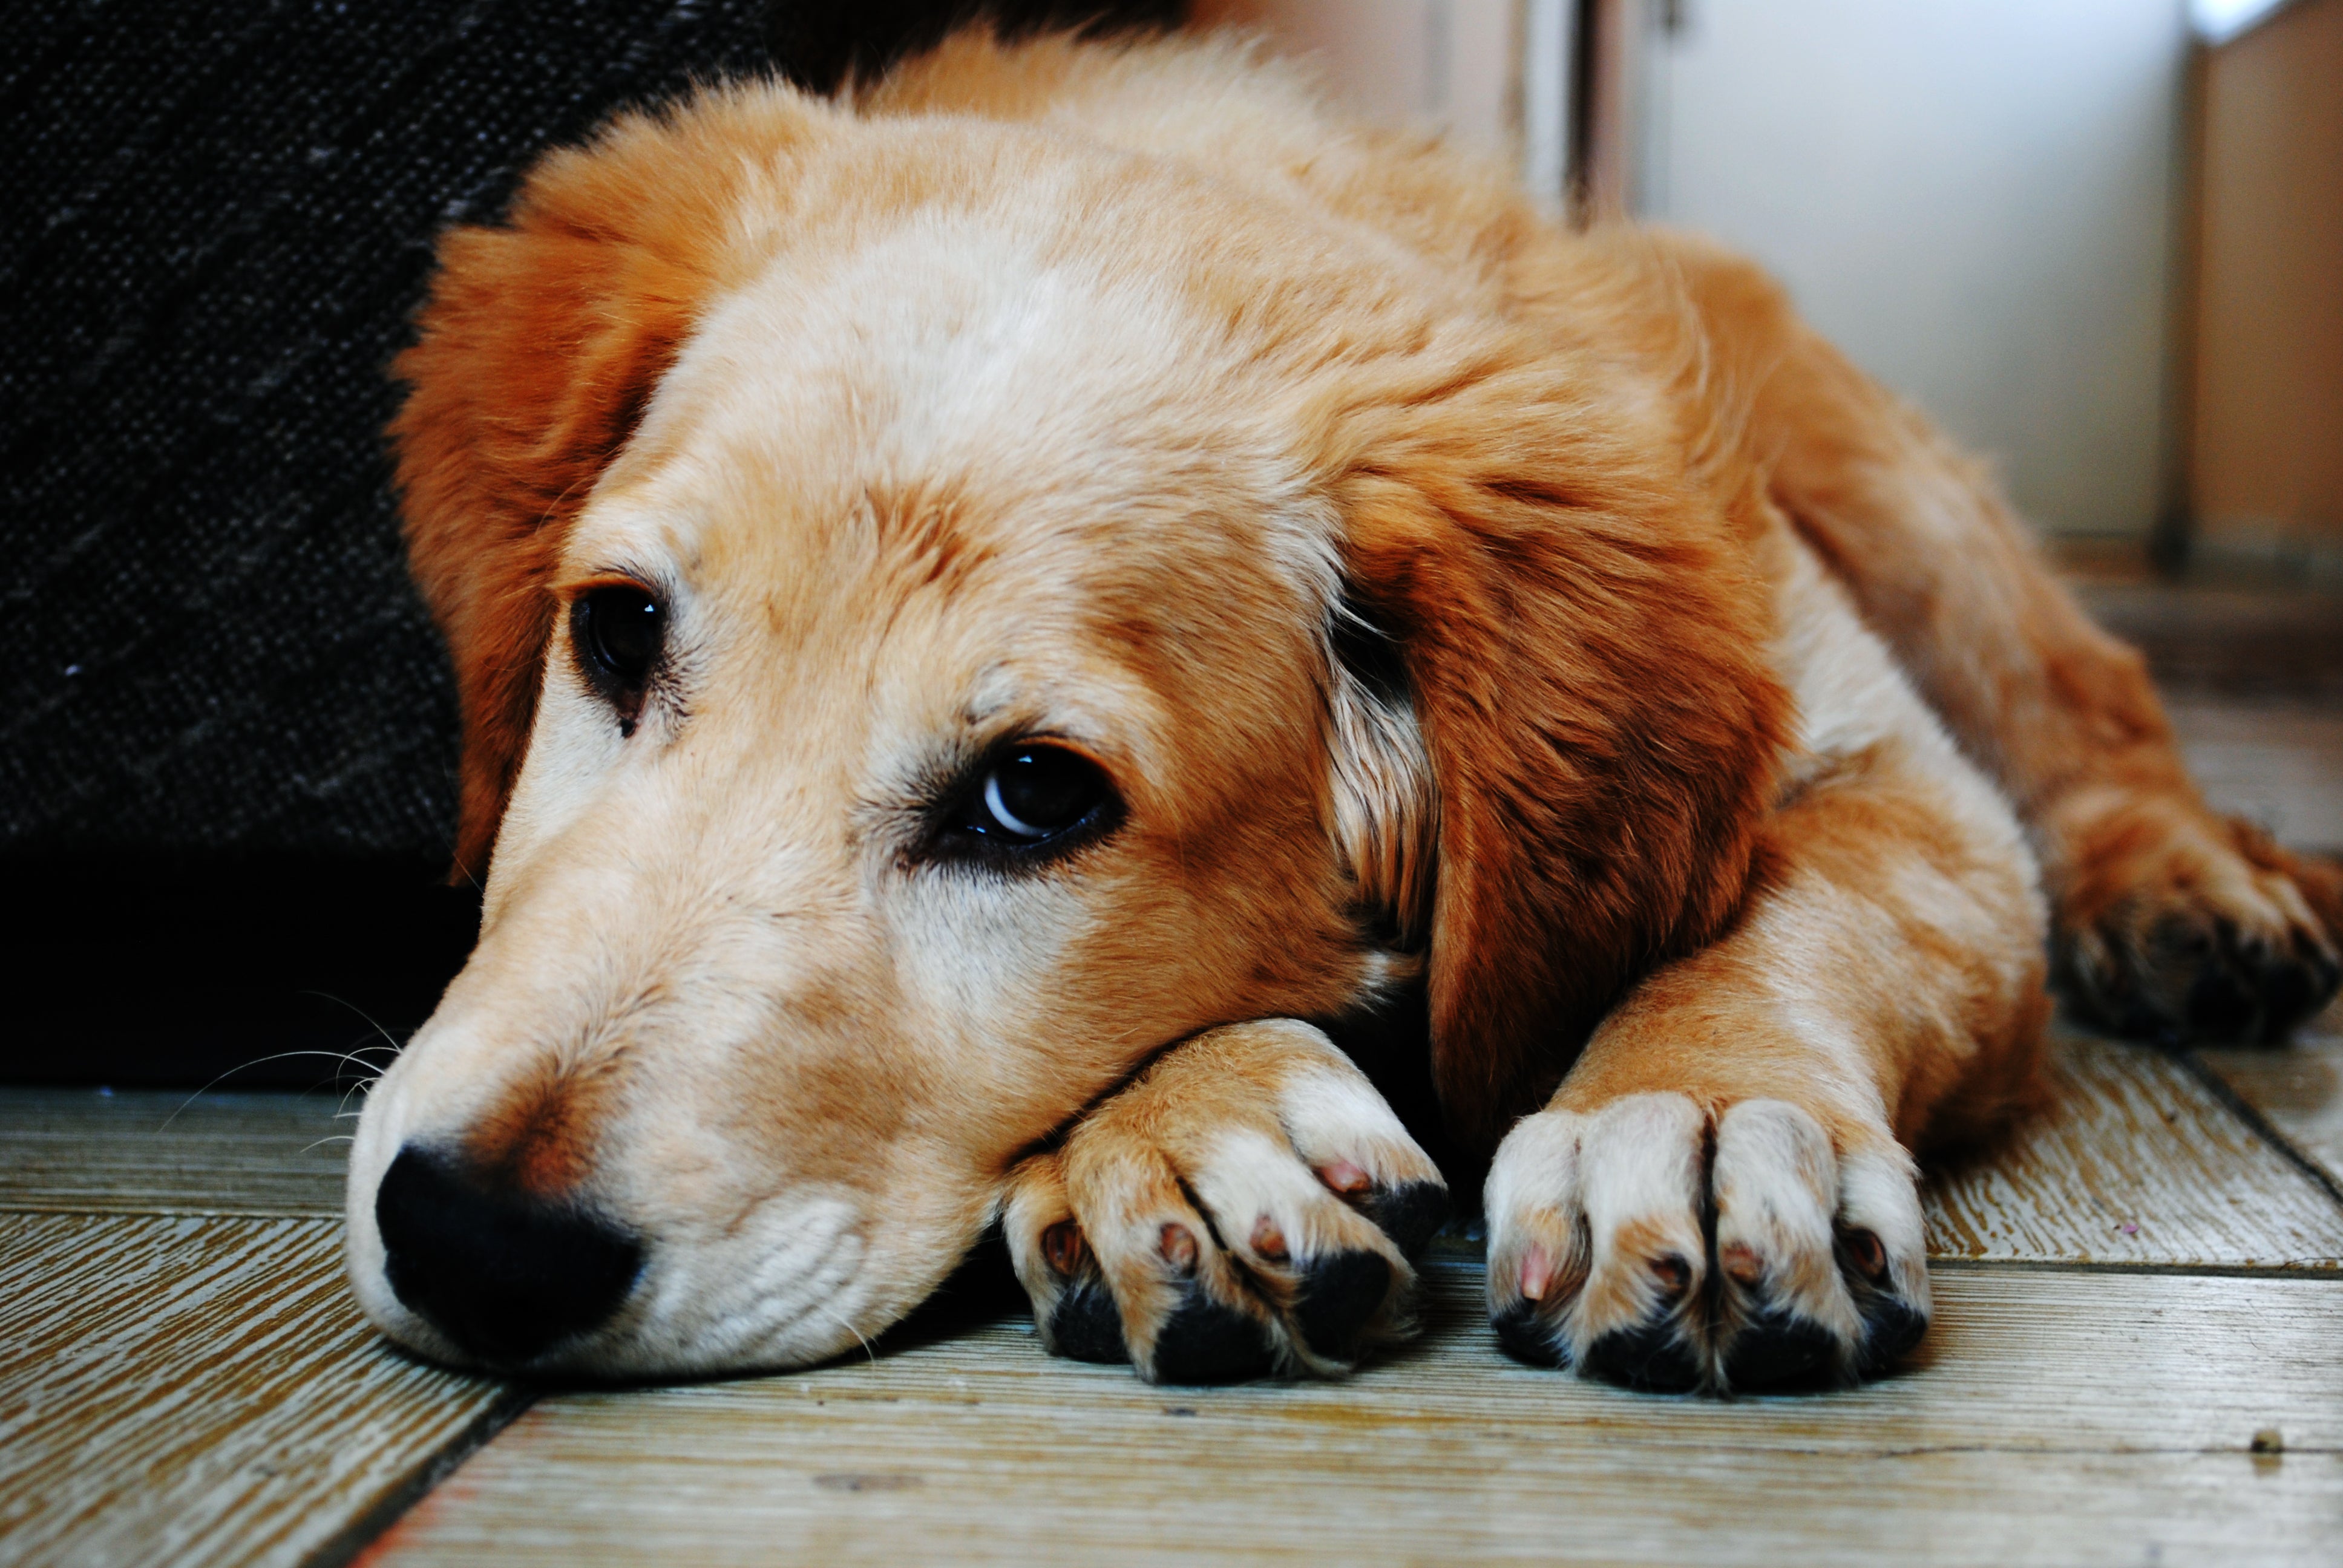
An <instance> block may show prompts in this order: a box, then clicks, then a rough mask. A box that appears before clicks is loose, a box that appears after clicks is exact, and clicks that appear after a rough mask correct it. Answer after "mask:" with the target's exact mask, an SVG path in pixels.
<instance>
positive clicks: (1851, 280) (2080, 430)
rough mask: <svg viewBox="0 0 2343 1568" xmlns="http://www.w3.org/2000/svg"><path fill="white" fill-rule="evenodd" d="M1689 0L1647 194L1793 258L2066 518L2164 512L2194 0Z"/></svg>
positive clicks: (1656, 69) (1650, 109)
mask: <svg viewBox="0 0 2343 1568" xmlns="http://www.w3.org/2000/svg"><path fill="white" fill-rule="evenodd" d="M1650 8H1651V13H1652V14H1653V15H1655V16H1656V15H1657V14H1658V13H1659V12H1660V10H1661V9H1662V7H1661V5H1659V3H1658V0H1651V5H1650ZM1676 9H1677V11H1678V12H1679V14H1680V15H1681V16H1682V19H1683V20H1682V25H1681V26H1680V28H1679V29H1678V31H1676V32H1675V33H1674V35H1667V34H1665V33H1664V32H1662V31H1661V30H1660V29H1659V28H1658V27H1657V25H1654V28H1653V31H1652V32H1651V33H1650V34H1649V35H1647V39H1646V54H1645V60H1646V69H1645V71H1644V73H1643V80H1642V84H1641V85H1642V89H1643V95H1644V97H1643V108H1644V134H1645V136H1646V137H1647V140H1646V141H1645V144H1644V159H1643V162H1642V166H1641V168H1640V170H1639V176H1640V179H1639V184H1640V186H1641V188H1640V190H1639V192H1638V195H1639V197H1640V206H1641V208H1642V210H1643V211H1644V213H1645V214H1646V215H1647V216H1654V217H1658V218H1664V219H1665V220H1667V221H1669V222H1673V223H1678V224H1683V225H1685V226H1691V227H1694V228H1700V229H1704V230H1707V231H1708V232H1710V233H1712V234H1715V235H1716V236H1719V237H1720V238H1723V239H1725V240H1726V241H1728V242H1730V243H1732V244H1735V245H1736V246H1740V247H1741V248H1743V249H1745V250H1746V251H1748V252H1750V253H1752V254H1753V255H1755V256H1757V257H1758V258H1759V259H1760V260H1762V261H1764V262H1765V263H1766V264H1767V265H1768V266H1771V267H1772V268H1773V269H1774V270H1775V272H1776V273H1777V274H1778V275H1779V276H1781V277H1782V278H1784V279H1785V281H1786V282H1787V283H1788V284H1789V285H1790V286H1791V288H1792V289H1793V291H1794V292H1795V294H1796V296H1797V297H1798V300H1799V303H1800V304H1801V305H1802V306H1803V307H1804V308H1805V312H1806V314H1807V316H1808V317H1809V318H1811V319H1812V320H1814V321H1815V323H1816V324H1817V325H1818V326H1820V327H1822V328H1823V329H1824V330H1825V332H1827V333H1829V334H1830V335H1831V337H1834V338H1835V340H1836V341H1837V342H1838V343H1839V345H1840V346H1841V347H1844V348H1845V349H1846V350H1847V351H1848V352H1849V353H1850V354H1851V355H1852V356H1853V357H1855V360H1856V361H1857V362H1858V363H1860V364H1862V365H1863V366H1864V367H1865V368H1866V369H1868V370H1870V371H1871V372H1872V373H1873V374H1874V375H1876V376H1878V377H1880V378H1881V379H1883V380H1884V381H1885V382H1886V383H1887V384H1888V385H1890V386H1891V387H1895V388H1896V390H1897V391H1899V392H1902V393H1903V394H1905V395H1906V396H1907V397H1911V398H1913V399H1914V400H1915V401H1916V402H1918V403H1920V404H1921V405H1922V406H1924V407H1926V408H1927V409H1928V410H1929V411H1930V412H1931V413H1932V414H1933V415H1935V416H1936V418H1937V419H1939V420H1940V421H1941V422H1942V423H1943V424H1945V425H1946V427H1949V428H1950V429H1951V430H1952V431H1953V432H1954V433H1955V434H1956V435H1957V436H1958V437H1961V438H1962V439H1963V440H1965V441H1966V442H1967V443H1968V444H1969V445H1970V446H1971V447H1974V448H1976V449H1978V450H1980V451H1982V452H1984V453H1985V454H1986V455H1987V456H1989V457H1993V458H1994V459H1995V460H1996V463H1997V464H1998V466H1999V467H2000V469H2001V471H2002V474H2003V477H2004V478H2005V480H2006V483H2007V484H2008V486H2009V487H2010V489H2011V490H2012V491H2013V492H2014V494H2015V495H2016V498H2017V500H2018V503H2019V505H2020V506H2021V507H2022V508H2024V509H2025V510H2026V512H2027V513H2028V515H2029V516H2031V517H2032V518H2033V519H2034V520H2035V521H2036V523H2037V524H2039V525H2040V526H2042V527H2043V528H2046V529H2052V530H2062V531H2078V532H2095V533H2116V532H2120V533H2140V532H2143V531H2145V530H2146V529H2147V527H2148V525H2149V523H2150V521H2151V519H2152V518H2153V517H2154V514H2155V511H2156V508H2157V500H2158V474H2159V464H2158V455H2159V451H2160V448H2161V442H2162V439H2163V435H2162V430H2161V425H2162V410H2163V406H2164V405H2163V383H2164V350H2165V337H2166V329H2167V290H2166V283H2167V269H2168V265H2169V257H2170V250H2171V222H2172V216H2171V215H2172V208H2171V205H2170V202H2171V196H2170V193H2171V189H2172V170H2173V158H2174V154H2175V146H2176V135H2177V112H2178V104H2179V94H2180V83H2181V75H2182V66H2183V63H2184V60H2185V53H2184V50H2185V45H2186V39H2187V19H2186V13H2185V5H2184V0H1677V5H1676Z"/></svg>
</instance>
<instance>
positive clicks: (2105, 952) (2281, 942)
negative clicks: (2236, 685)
mask: <svg viewBox="0 0 2343 1568" xmlns="http://www.w3.org/2000/svg"><path fill="white" fill-rule="evenodd" d="M2061 904H2062V908H2061V910H2060V920H2059V950H2058V960H2059V961H2058V968H2059V972H2060V973H2061V975H2062V976H2063V977H2064V978H2065V980H2066V983H2067V989H2068V990H2069V991H2070V992H2071V993H2072V995H2073V996H2074V998H2075V1000H2077V1002H2078V1003H2079V1004H2080V1005H2081V1007H2082V1008H2083V1009H2084V1010H2085V1011H2087V1013H2088V1014H2089V1015H2090V1016H2091V1017H2092V1018H2093V1019H2094V1020H2096V1021H2097V1022H2098V1023H2100V1024H2101V1025H2103V1026H2105V1027H2107V1028H2108V1029H2111V1030H2115V1031H2116V1032H2117V1033H2120V1034H2125V1035H2129V1036H2131V1037H2133V1038H2135V1039H2141V1040H2157V1041H2161V1042H2165V1043H2178V1042H2180V1041H2183V1040H2278V1039H2281V1038H2283V1037H2284V1036H2285V1034H2286V1033H2287V1031H2288V1030H2290V1029H2292V1028H2293V1027H2294V1026H2295V1025H2296V1024H2298V1023H2299V1022H2301V1021H2302V1020H2304V1019H2306V1018H2308V1017H2309V1016H2311V1015H2312V1014H2313V1013H2316V1012H2317V1011H2318V1010H2319V1009H2321V1008H2323V1007H2325V1006H2326V1005H2327V1004H2328V1002H2329V1001H2330V1000H2333V999H2334V996H2335V991H2336V986H2337V983H2338V980H2343V961H2338V953H2337V931H2338V926H2343V871H2338V869H2337V868H2335V867H2333V866H2329V865H2326V864H2323V863H2320V862H2318V861H2312V860H2308V859H2298V858H2297V857H2294V856H2291V855H2289V854H2288V853H2287V852H2286V851H2285V850H2282V849H2278V847H2277V846H2276V845H2274V844H2272V843H2271V842H2270V841H2269V839H2268V838H2267V837H2266V836H2265V835H2263V834H2262V833H2261V832H2259V831H2258V829H2254V828H2252V827H2250V826H2247V825H2246V824H2244V823H2240V822H2224V821H2221V820H2220V819H2216V818H2209V817H2204V816H2202V815H2201V814H2197V813H2194V812H2188V811H2183V810H2181V809H2178V808H2177V807H2170V808H2167V807H2164V806H2162V805H2161V804H2160V803H2154V802H2150V803H2145V804H2142V805H2141V806H2139V807H2137V809H2131V810H2127V811H2124V812H2121V813H2117V814H2114V815H2113V816H2112V817H2111V818H2110V819H2107V820H2106V821H2103V822H2102V823H2099V824H2097V825H2095V827H2094V829H2093V832H2092V834H2091V836H2090V839H2089V842H2088V845H2087V849H2086V850H2085V851H2084V853H2083V854H2082V855H2081V856H2079V857H2078V859H2077V874H2076V876H2075V878H2074V879H2073V885H2072V886H2071V887H2070V888H2069V889H2068V890H2067V891H2066V896H2065V897H2064V898H2063V899H2062V900H2061Z"/></svg>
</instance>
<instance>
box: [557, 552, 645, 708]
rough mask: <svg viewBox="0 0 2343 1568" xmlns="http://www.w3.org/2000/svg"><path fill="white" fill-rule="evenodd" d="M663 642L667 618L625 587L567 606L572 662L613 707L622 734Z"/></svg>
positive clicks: (597, 591)
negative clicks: (574, 655)
mask: <svg viewBox="0 0 2343 1568" xmlns="http://www.w3.org/2000/svg"><path fill="white" fill-rule="evenodd" d="M666 637H667V615H666V612H665V611H664V610H663V609H661V608H660V607H659V600H658V599H656V598H652V597H651V595H650V594H649V592H648V591H647V590H645V589H643V588H636V587H635V586H633V585H632V584H630V583H613V584H611V585H610V586H609V587H608V588H595V589H593V590H592V591H590V592H588V593H583V594H580V595H579V596H578V599H577V602H576V603H574V604H572V605H571V606H570V608H569V639H570V641H571V643H572V644H574V645H575V647H576V648H577V650H578V662H579V663H580V664H581V665H583V666H584V667H585V669H586V674H587V677H588V679H590V680H592V681H593V683H594V684H595V686H596V687H597V688H598V689H600V690H601V693H602V695H603V696H604V697H605V698H608V699H609V700H610V702H611V703H612V704H613V705H614V706H616V707H617V709H618V719H619V724H620V726H621V728H623V729H627V730H628V731H631V730H632V729H634V720H635V715H636V714H637V713H638V712H639V711H640V709H641V708H642V702H643V689H644V688H645V687H646V686H648V685H649V683H650V678H651V670H652V668H653V667H654V666H656V665H657V664H658V663H659V648H660V645H661V644H662V643H663V642H664V641H665V640H666Z"/></svg>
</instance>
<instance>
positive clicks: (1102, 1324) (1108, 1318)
mask: <svg viewBox="0 0 2343 1568" xmlns="http://www.w3.org/2000/svg"><path fill="white" fill-rule="evenodd" d="M1050 1347H1051V1349H1052V1350H1054V1351H1055V1352H1057V1353H1058V1354H1060V1355H1061V1356H1065V1357H1068V1358H1070V1359H1071V1360H1073V1361H1078V1362H1127V1361H1129V1360H1130V1359H1131V1351H1130V1349H1129V1347H1127V1346H1126V1345H1124V1343H1123V1342H1122V1315H1121V1313H1120V1312H1117V1311H1116V1310H1115V1305H1114V1296H1113V1295H1112V1293H1111V1292H1109V1291H1108V1290H1107V1288H1106V1285H1105V1283H1104V1282H1102V1281H1100V1280H1096V1279H1088V1280H1078V1281H1076V1282H1074V1283H1073V1284H1071V1285H1069V1286H1068V1287H1066V1290H1065V1292H1063V1293H1062V1294H1061V1295H1060V1296H1059V1297H1058V1304H1057V1307H1056V1309H1055V1310H1054V1311H1053V1312H1051V1314H1050Z"/></svg>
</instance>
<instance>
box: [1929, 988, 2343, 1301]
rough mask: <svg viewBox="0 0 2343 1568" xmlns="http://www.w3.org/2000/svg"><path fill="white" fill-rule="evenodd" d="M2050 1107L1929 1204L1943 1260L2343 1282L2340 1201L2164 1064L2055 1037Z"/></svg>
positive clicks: (2108, 1046)
mask: <svg viewBox="0 0 2343 1568" xmlns="http://www.w3.org/2000/svg"><path fill="white" fill-rule="evenodd" d="M2050 1082H2051V1091H2052V1101H2051V1103H2050V1105H2049V1106H2048V1107H2047V1108H2046V1110H2045V1111H2043V1112H2042V1113H2041V1114H2039V1115H2036V1116H2034V1117H2031V1118H2029V1119H2027V1120H2026V1121H2025V1122H2024V1123H2022V1124H2021V1125H2020V1126H2019V1127H2018V1128H2017V1129H2016V1131H2015V1132H2014V1133H2013V1135H2012V1136H2011V1137H2009V1138H2008V1139H2007V1140H2006V1141H2003V1142H2002V1143H2001V1144H1999V1145H1998V1146H1997V1147H1996V1148H1994V1149H1992V1150H1991V1151H1987V1152H1986V1154H1985V1155H1984V1156H1983V1157H1981V1158H1976V1159H1973V1160H1970V1161H1966V1162H1964V1163H1961V1164H1959V1165H1956V1166H1955V1167H1953V1168H1950V1169H1947V1170H1945V1171H1939V1172H1937V1173H1936V1175H1935V1176H1934V1177H1933V1178H1932V1180H1931V1181H1930V1182H1929V1187H1928V1192H1927V1209H1928V1245H1929V1251H1930V1252H1931V1253H1932V1254H1934V1255H1936V1256H1938V1257H1948V1258H1969V1259H1979V1260H1986V1259H1990V1260H1996V1261H2031V1262H2040V1261H2060V1262H2077V1263H2121V1264H2130V1265H2138V1266H2163V1267H2176V1266H2197V1267H2214V1268H2276V1269H2308V1270H2320V1271H2335V1270H2343V1204H2338V1203H2337V1201H2335V1199H2334V1197H2333V1195H2332V1194H2331V1193H2329V1192H2328V1191H2326V1190H2325V1189H2324V1188H2322V1187H2321V1186H2320V1185H2319V1184H2318V1182H2317V1181H2313V1180H2311V1179H2310V1178H2309V1177H2308V1176H2307V1175H2305V1174H2304V1173H2303V1172H2302V1171H2300V1170H2299V1169H2298V1168H2297V1167H2296V1166H2295V1165H2294V1164H2293V1162H2292V1161H2288V1159H2287V1158H2286V1157H2285V1155H2284V1154H2283V1153H2281V1152H2280V1151H2278V1150H2277V1149H2275V1148H2273V1147H2271V1145H2270V1144H2269V1143H2268V1141H2266V1140H2264V1139H2263V1138H2261V1137H2260V1136H2259V1135H2258V1134H2257V1133H2256V1132H2255V1131H2253V1130H2252V1129H2251V1128H2250V1127H2248V1126H2247V1124H2246V1123H2245V1122H2244V1121H2241V1120H2240V1119H2239V1118H2238V1117H2237V1116H2236V1115H2235V1114H2234V1113H2232V1112H2231V1111H2229V1109H2228V1108H2227V1106H2225V1105H2223V1104H2222V1103H2221V1101H2220V1100H2219V1099H2218V1098H2217V1096H2216V1095H2215V1094H2214V1093H2213V1092H2212V1091H2210V1090H2209V1089H2207V1087H2206V1086H2205V1085H2204V1084H2203V1083H2202V1082H2201V1081H2198V1080H2197V1077H2196V1076H2195V1075H2194V1074H2193V1073H2191V1072H2190V1071H2189V1070H2188V1068H2187V1064H2185V1063H2183V1062H2180V1061H2178V1060H2174V1059H2173V1058H2172V1057H2170V1056H2168V1055H2167V1054H2165V1053H2164V1052H2161V1051H2157V1050H2151V1049H2148V1048H2147V1047H2143V1046H2134V1045H2127V1044H2125V1043H2122V1042H2120V1041H2116V1040H2100V1039H2097V1038H2094V1037H2092V1036H2089V1035H2085V1034H2081V1033H2078V1032H2075V1031H2071V1030H2061V1031H2060V1032H2059V1033H2058V1035H2057V1036H2056V1038H2055V1039H2054V1040H2053V1042H2052V1050H2051V1062H2050Z"/></svg>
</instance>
